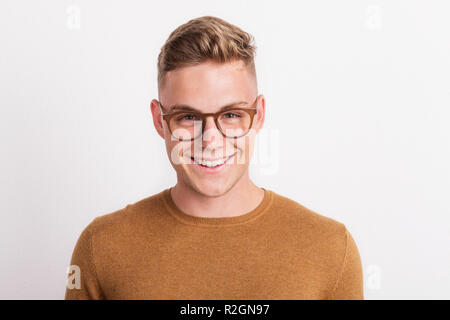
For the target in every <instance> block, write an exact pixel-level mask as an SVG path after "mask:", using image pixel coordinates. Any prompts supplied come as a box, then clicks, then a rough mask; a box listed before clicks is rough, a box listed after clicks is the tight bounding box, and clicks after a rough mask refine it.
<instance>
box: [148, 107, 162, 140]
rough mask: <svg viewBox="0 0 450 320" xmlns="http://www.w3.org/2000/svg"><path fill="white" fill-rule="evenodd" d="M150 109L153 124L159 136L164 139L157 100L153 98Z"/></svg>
mask: <svg viewBox="0 0 450 320" xmlns="http://www.w3.org/2000/svg"><path fill="white" fill-rule="evenodd" d="M150 110H151V112H152V117H153V125H154V126H155V129H156V131H157V132H158V134H159V135H160V137H161V138H163V139H164V126H163V120H162V115H161V109H160V108H159V103H158V100H156V99H153V100H152V102H150Z"/></svg>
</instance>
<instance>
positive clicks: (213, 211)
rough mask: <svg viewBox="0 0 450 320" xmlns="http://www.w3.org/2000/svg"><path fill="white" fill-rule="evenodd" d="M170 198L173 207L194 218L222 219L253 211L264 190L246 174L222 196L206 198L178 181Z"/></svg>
mask: <svg viewBox="0 0 450 320" xmlns="http://www.w3.org/2000/svg"><path fill="white" fill-rule="evenodd" d="M171 196H172V199H173V202H174V203H175V205H176V206H177V207H178V208H179V209H180V210H181V211H183V212H185V213H186V214H189V215H192V216H196V217H208V218H222V217H234V216H240V215H243V214H245V213H247V212H250V211H252V210H253V209H255V208H256V207H257V206H258V205H259V204H260V202H261V201H262V199H263V197H264V190H263V189H261V188H259V187H257V186H256V185H255V184H254V183H253V182H252V181H251V180H250V178H249V176H248V172H246V174H244V175H243V176H242V177H241V179H239V180H238V182H237V183H236V184H235V185H234V186H233V187H232V188H231V189H229V190H227V191H226V192H225V193H224V194H222V195H220V196H217V197H209V196H206V195H204V194H202V193H200V192H198V191H196V190H194V189H193V188H192V187H190V186H188V185H186V184H184V183H183V182H181V181H180V180H178V182H177V184H176V185H175V186H174V187H173V188H172V192H171Z"/></svg>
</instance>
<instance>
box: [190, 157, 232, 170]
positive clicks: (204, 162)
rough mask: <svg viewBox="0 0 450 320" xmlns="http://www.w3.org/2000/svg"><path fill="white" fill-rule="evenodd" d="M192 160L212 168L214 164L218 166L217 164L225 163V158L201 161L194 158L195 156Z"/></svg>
mask: <svg viewBox="0 0 450 320" xmlns="http://www.w3.org/2000/svg"><path fill="white" fill-rule="evenodd" d="M194 161H195V162H196V163H198V164H201V165H203V166H207V167H210V168H214V167H216V166H219V165H221V164H224V163H225V160H216V161H203V160H200V159H195V158H194Z"/></svg>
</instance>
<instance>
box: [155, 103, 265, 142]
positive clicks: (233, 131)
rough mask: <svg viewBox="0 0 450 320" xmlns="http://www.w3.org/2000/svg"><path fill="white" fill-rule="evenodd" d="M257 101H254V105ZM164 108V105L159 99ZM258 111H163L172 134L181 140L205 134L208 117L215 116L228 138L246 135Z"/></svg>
mask: <svg viewBox="0 0 450 320" xmlns="http://www.w3.org/2000/svg"><path fill="white" fill-rule="evenodd" d="M256 102H257V98H256V99H255V102H253V103H252V106H254V105H255V104H256ZM158 103H159V105H160V106H161V108H162V109H164V107H163V105H162V104H161V103H160V102H159V101H158ZM256 113H257V111H256V108H238V107H227V108H225V109H223V110H221V111H219V112H216V113H201V112H196V111H190V110H180V111H175V112H172V113H163V114H162V117H163V119H164V120H165V121H166V122H167V124H168V126H169V130H170V133H171V135H172V136H173V137H174V138H175V139H177V140H179V141H192V140H194V139H197V138H198V137H200V136H201V135H202V134H203V131H204V130H205V124H206V118H207V117H213V118H214V122H215V124H216V127H217V128H218V129H219V131H220V132H221V133H222V135H223V136H224V137H226V138H233V139H235V138H240V137H242V136H244V135H246V134H247V133H248V132H249V131H250V128H251V127H252V124H253V118H254V117H255V114H256Z"/></svg>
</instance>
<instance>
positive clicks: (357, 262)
mask: <svg viewBox="0 0 450 320" xmlns="http://www.w3.org/2000/svg"><path fill="white" fill-rule="evenodd" d="M345 236H346V249H345V253H344V259H343V264H342V268H341V271H340V274H339V275H338V279H337V281H336V284H335V286H334V290H333V291H332V293H331V297H330V300H364V285H363V272H362V264H361V257H360V255H359V251H358V248H357V246H356V243H355V240H354V239H353V237H352V235H351V234H350V232H349V231H348V230H347V229H346V230H345Z"/></svg>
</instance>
